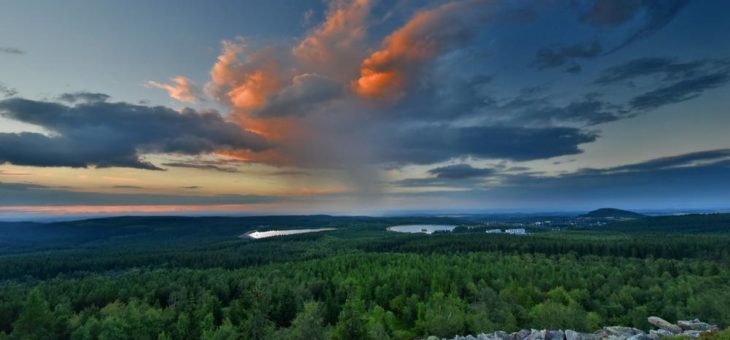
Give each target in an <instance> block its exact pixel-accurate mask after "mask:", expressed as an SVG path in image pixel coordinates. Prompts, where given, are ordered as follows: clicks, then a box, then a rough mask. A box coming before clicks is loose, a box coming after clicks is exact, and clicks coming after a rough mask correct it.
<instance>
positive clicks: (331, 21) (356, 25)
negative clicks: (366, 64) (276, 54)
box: [292, 0, 372, 82]
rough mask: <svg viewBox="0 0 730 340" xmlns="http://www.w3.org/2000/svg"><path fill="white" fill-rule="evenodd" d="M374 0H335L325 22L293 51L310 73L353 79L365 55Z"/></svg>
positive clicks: (342, 80) (337, 78)
mask: <svg viewBox="0 0 730 340" xmlns="http://www.w3.org/2000/svg"><path fill="white" fill-rule="evenodd" d="M371 6H372V4H371V1H370V0H353V1H346V0H333V1H331V2H330V8H329V12H328V13H327V17H326V19H325V21H324V22H323V23H322V24H321V25H319V26H317V27H316V28H315V29H314V30H313V31H312V32H311V33H310V34H309V35H308V36H307V37H305V38H304V39H303V40H302V41H301V42H300V43H299V45H297V46H296V47H294V49H293V50H292V53H293V54H294V57H295V58H296V60H297V61H298V62H299V64H300V65H301V67H302V68H303V69H305V70H307V72H311V73H315V74H319V75H322V76H325V77H328V78H331V79H335V80H338V81H340V82H347V81H350V80H351V79H353V78H354V77H355V76H356V75H357V72H358V65H359V63H360V61H361V60H362V58H363V56H364V55H365V51H366V45H365V35H366V30H367V17H368V13H369V12H370V8H371Z"/></svg>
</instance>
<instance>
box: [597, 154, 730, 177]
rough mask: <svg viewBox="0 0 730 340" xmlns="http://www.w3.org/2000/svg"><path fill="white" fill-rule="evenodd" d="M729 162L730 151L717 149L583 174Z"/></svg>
mask: <svg viewBox="0 0 730 340" xmlns="http://www.w3.org/2000/svg"><path fill="white" fill-rule="evenodd" d="M728 161H730V149H717V150H707V151H699V152H692V153H686V154H681V155H676V156H670V157H663V158H656V159H652V160H648V161H645V162H640V163H634V164H629V165H622V166H618V167H612V168H607V169H602V170H584V171H583V172H592V173H604V174H605V173H616V172H638V171H656V170H666V169H671V168H680V167H691V166H698V165H702V164H704V165H707V164H718V163H723V162H724V163H725V164H726V165H730V163H729V162H728Z"/></svg>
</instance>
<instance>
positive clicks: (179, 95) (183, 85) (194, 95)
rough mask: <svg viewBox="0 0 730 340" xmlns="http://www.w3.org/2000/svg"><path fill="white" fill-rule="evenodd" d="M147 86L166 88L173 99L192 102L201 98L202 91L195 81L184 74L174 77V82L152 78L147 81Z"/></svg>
mask: <svg viewBox="0 0 730 340" xmlns="http://www.w3.org/2000/svg"><path fill="white" fill-rule="evenodd" d="M147 86H150V87H154V88H158V89H161V90H165V91H167V94H168V95H169V96H170V97H171V98H172V99H175V100H178V101H181V102H183V103H191V104H192V103H195V102H196V101H198V100H199V99H200V91H199V90H198V88H197V87H196V86H195V84H194V83H193V81H192V80H190V79H188V78H185V77H183V76H177V77H175V78H172V84H164V83H159V82H156V81H153V80H150V81H148V82H147Z"/></svg>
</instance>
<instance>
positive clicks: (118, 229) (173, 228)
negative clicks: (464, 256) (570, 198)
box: [0, 215, 462, 253]
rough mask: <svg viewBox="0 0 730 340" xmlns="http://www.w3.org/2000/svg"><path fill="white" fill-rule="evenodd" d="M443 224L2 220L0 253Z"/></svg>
mask: <svg viewBox="0 0 730 340" xmlns="http://www.w3.org/2000/svg"><path fill="white" fill-rule="evenodd" d="M409 223H445V224H460V223H462V222H459V221H458V220H455V219H451V218H438V217H390V218H375V217H362V216H329V215H309V216H248V217H213V216H209V217H179V216H127V217H112V218H96V219H88V220H78V221H66V222H54V223H34V222H0V253H4V252H17V251H28V250H42V249H62V248H76V247H86V248H98V247H110V246H115V247H116V246H124V247H136V248H146V247H149V246H154V247H161V246H176V247H177V246H185V245H206V244H211V243H216V242H222V241H227V240H235V239H236V238H237V236H238V235H241V234H244V233H246V232H248V231H251V230H267V229H284V228H285V229H304V228H327V227H334V228H338V229H339V228H349V227H353V228H355V229H357V228H368V227H373V226H375V227H378V228H380V229H384V228H385V226H387V225H390V224H409Z"/></svg>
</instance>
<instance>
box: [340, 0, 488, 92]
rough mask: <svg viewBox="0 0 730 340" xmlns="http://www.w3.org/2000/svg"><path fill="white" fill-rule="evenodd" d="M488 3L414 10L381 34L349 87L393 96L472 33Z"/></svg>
mask: <svg viewBox="0 0 730 340" xmlns="http://www.w3.org/2000/svg"><path fill="white" fill-rule="evenodd" d="M490 3H491V2H490V1H488V0H463V1H456V2H450V3H447V4H444V5H441V6H439V7H436V8H434V9H431V10H425V11H421V12H418V13H416V14H415V15H414V16H413V17H412V18H411V19H410V20H409V21H408V22H407V23H406V24H405V25H404V26H403V27H401V28H399V29H398V30H396V31H395V32H393V33H391V34H390V35H389V36H387V37H386V38H385V40H384V41H383V43H382V47H381V49H380V50H378V51H376V52H374V53H372V54H371V55H370V56H369V57H368V58H366V59H365V60H364V61H363V62H362V65H361V67H360V77H359V78H358V79H357V80H356V81H354V82H353V84H352V87H353V89H354V90H355V92H356V93H358V94H360V95H361V96H363V97H370V98H397V97H398V96H400V95H401V94H402V91H404V88H405V86H406V85H407V82H408V81H409V79H410V78H412V77H414V76H415V74H416V73H417V72H418V71H419V68H420V66H421V65H423V64H424V63H426V62H428V61H431V60H433V59H434V58H436V57H437V56H439V55H441V54H443V53H445V52H447V51H449V50H450V49H452V48H454V47H459V46H461V45H463V44H464V43H465V42H466V41H468V40H469V39H470V38H471V37H472V36H473V35H475V34H476V28H477V27H478V25H479V24H480V23H483V22H484V21H485V19H486V16H485V15H484V14H485V9H487V5H489V4H490Z"/></svg>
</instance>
